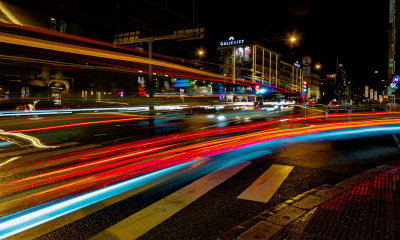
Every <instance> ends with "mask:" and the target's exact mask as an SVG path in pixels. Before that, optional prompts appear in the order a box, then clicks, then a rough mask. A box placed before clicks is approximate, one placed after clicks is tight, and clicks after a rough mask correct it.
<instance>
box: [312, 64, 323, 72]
mask: <svg viewBox="0 0 400 240" xmlns="http://www.w3.org/2000/svg"><path fill="white" fill-rule="evenodd" d="M314 68H315V70H317V71H319V70H321V68H322V66H321V64H319V63H317V64H315V66H314Z"/></svg>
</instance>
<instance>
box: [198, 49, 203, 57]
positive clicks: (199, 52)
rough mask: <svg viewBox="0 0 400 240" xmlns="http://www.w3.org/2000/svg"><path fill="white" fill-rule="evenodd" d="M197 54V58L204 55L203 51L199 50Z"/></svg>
mask: <svg viewBox="0 0 400 240" xmlns="http://www.w3.org/2000/svg"><path fill="white" fill-rule="evenodd" d="M197 54H198V55H199V57H202V56H203V55H204V51H203V50H201V49H200V50H199V51H197Z"/></svg>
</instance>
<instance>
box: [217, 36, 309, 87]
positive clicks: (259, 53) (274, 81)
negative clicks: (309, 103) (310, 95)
mask: <svg viewBox="0 0 400 240" xmlns="http://www.w3.org/2000/svg"><path fill="white" fill-rule="evenodd" d="M218 50H219V54H220V55H219V56H220V58H219V60H220V67H219V71H220V73H221V74H223V75H224V76H227V77H230V78H231V79H232V82H233V83H237V82H241V81H243V80H251V81H252V82H253V83H261V84H266V85H271V86H274V87H279V88H282V89H284V90H286V91H289V92H300V91H301V83H302V79H303V70H302V69H301V68H300V67H298V66H295V65H293V64H290V63H287V62H285V61H283V60H281V55H280V54H279V53H277V52H274V51H272V50H269V49H267V48H265V47H263V46H261V45H259V44H256V43H247V42H246V41H245V40H242V39H237V40H235V39H234V37H230V38H229V39H228V41H222V42H221V43H220V47H218Z"/></svg>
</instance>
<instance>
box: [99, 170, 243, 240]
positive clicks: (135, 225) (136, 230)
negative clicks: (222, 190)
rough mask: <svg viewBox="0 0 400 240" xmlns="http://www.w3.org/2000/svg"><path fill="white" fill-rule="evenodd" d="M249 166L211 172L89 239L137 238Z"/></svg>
mask: <svg viewBox="0 0 400 240" xmlns="http://www.w3.org/2000/svg"><path fill="white" fill-rule="evenodd" d="M249 164H250V162H242V163H240V164H237V165H234V166H231V167H228V168H223V169H220V170H217V171H214V172H212V173H210V174H208V175H206V176H204V177H202V178H200V179H198V180H197V181H195V182H193V183H191V184H189V185H187V186H185V187H183V188H181V189H179V190H178V191H176V192H174V193H172V194H170V195H169V196H167V197H165V198H163V199H161V200H159V201H158V202H156V203H154V204H152V205H150V206H148V207H146V208H144V209H142V210H140V211H139V212H137V213H135V214H133V215H131V216H130V217H128V218H125V219H124V220H122V221H121V222H119V223H117V224H115V225H113V226H111V227H110V228H108V229H107V230H105V231H103V232H101V233H99V234H97V235H96V236H94V237H93V238H91V239H137V238H139V237H140V236H142V235H143V234H145V233H146V232H148V231H149V230H151V229H152V228H154V227H156V226H157V225H158V224H160V223H162V222H163V221H164V220H166V219H168V218H169V217H171V216H172V215H174V214H175V213H177V212H178V211H180V210H182V209H183V208H185V207H186V206H188V205H189V204H190V203H192V202H194V201H195V200H196V199H198V198H200V197H201V196H203V195H204V194H206V193H207V192H208V191H210V190H211V189H213V188H215V187H216V186H218V185H219V184H221V183H223V182H225V181H226V180H227V179H229V178H230V177H232V176H234V175H235V174H236V173H238V172H239V171H240V170H242V169H243V168H245V167H246V166H248V165H249Z"/></svg>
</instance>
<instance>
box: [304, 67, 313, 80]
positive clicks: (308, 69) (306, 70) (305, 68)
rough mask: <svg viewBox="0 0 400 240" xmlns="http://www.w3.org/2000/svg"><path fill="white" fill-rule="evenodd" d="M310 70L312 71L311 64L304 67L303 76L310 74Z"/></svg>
mask: <svg viewBox="0 0 400 240" xmlns="http://www.w3.org/2000/svg"><path fill="white" fill-rule="evenodd" d="M310 72H311V69H310V66H306V67H303V76H304V77H308V76H310Z"/></svg>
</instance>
